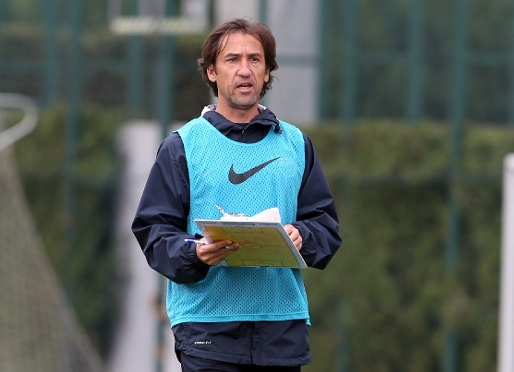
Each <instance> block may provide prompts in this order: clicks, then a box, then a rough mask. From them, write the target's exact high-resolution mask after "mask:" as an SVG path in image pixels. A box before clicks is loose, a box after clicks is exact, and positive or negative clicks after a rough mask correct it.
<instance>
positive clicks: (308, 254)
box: [293, 134, 341, 269]
mask: <svg viewBox="0 0 514 372" xmlns="http://www.w3.org/2000/svg"><path fill="white" fill-rule="evenodd" d="M304 140H305V172H304V175H303V179H302V185H301V187H300V192H299V194H298V211H297V220H296V221H295V222H294V223H293V225H294V226H295V227H296V228H297V229H298V230H299V231H300V235H301V236H302V249H301V250H300V254H301V255H302V257H303V259H304V260H305V262H306V264H307V265H308V266H309V267H314V268H316V269H324V268H325V267H326V266H327V265H328V263H329V262H330V260H331V259H332V257H333V256H334V254H335V253H336V251H337V250H338V249H339V247H340V246H341V237H340V236H339V220H338V217H337V212H336V208H335V203H334V198H333V196H332V192H331V190H330V187H329V185H328V182H327V179H326V177H325V174H324V173H323V169H322V168H321V164H320V162H319V159H318V156H317V154H316V151H315V149H314V146H313V144H312V141H311V140H310V138H309V137H308V136H307V135H305V134H304Z"/></svg>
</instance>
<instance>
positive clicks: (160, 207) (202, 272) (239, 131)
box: [132, 109, 341, 366]
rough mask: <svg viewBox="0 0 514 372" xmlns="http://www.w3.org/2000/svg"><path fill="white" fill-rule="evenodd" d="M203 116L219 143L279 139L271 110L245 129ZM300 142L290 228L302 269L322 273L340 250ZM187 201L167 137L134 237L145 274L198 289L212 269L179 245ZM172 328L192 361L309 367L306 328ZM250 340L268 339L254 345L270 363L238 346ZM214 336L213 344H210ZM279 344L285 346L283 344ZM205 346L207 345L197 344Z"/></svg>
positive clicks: (310, 157) (313, 159) (308, 152)
mask: <svg viewBox="0 0 514 372" xmlns="http://www.w3.org/2000/svg"><path fill="white" fill-rule="evenodd" d="M203 116H204V118H206V119H207V120H208V121H209V122H210V123H211V124H212V125H213V126H215V127H216V128H217V129H218V130H219V131H220V132H221V133H223V134H224V135H225V136H227V137H228V138H230V139H232V140H235V141H239V142H244V143H255V142H258V141H260V140H261V139H263V138H264V137H265V136H266V135H267V133H268V132H269V130H270V128H273V130H274V131H276V132H277V133H280V132H281V129H280V124H279V122H278V120H277V119H276V117H275V115H274V114H273V113H272V112H271V111H270V110H269V109H265V110H263V111H262V112H261V113H260V114H259V115H257V116H256V117H255V118H254V119H253V120H252V121H251V122H250V123H249V124H244V125H242V124H237V123H232V122H230V121H228V120H227V119H225V118H224V117H223V116H222V115H220V114H218V113H217V112H215V111H208V112H206V113H205V114H204V115H203ZM304 139H305V172H304V175H303V178H302V184H301V187H300V192H299V195H298V211H297V218H296V221H295V222H294V223H292V225H294V226H295V227H296V228H297V229H298V230H299V232H300V235H301V237H302V249H301V250H300V254H301V255H302V257H303V258H304V260H305V262H306V263H307V265H308V266H310V267H314V268H317V269H324V268H325V267H326V266H327V264H328V263H329V261H330V260H331V259H332V257H333V255H334V254H335V253H336V251H337V249H338V248H339V246H340V245H341V238H340V236H339V231H338V230H339V222H338V218H337V213H336V209H335V205H334V200H333V197H332V193H331V191H330V188H329V186H328V183H327V181H326V178H325V176H324V174H323V171H322V168H321V165H320V163H319V160H318V157H317V155H316V152H315V150H314V147H313V145H312V142H311V140H310V139H309V138H308V136H307V135H305V134H304ZM189 196H190V193H189V175H188V169H187V159H186V156H185V151H184V145H183V143H182V140H181V138H180V136H179V135H178V134H177V133H173V134H172V135H171V136H169V137H168V138H166V139H165V140H164V141H163V142H162V143H161V146H160V148H159V150H158V152H157V157H156V160H155V163H154V165H153V167H152V169H151V171H150V175H149V177H148V181H147V184H146V186H145V189H144V191H143V194H142V197H141V201H140V204H139V207H138V210H137V212H136V216H135V219H134V221H133V224H132V231H133V233H134V235H135V236H136V238H137V240H138V242H139V244H140V246H141V249H142V251H143V253H144V255H145V256H146V260H147V262H148V264H149V265H150V267H152V268H153V269H154V270H155V271H157V272H159V273H160V274H162V275H164V276H165V277H166V278H168V279H170V280H172V281H175V282H177V283H195V282H198V281H200V280H202V279H203V278H205V276H206V275H207V272H208V270H209V267H210V266H209V265H207V264H205V263H203V262H202V261H200V260H199V259H198V257H197V256H196V245H195V244H190V243H185V242H184V239H185V238H193V236H191V235H188V234H187V233H186V230H187V216H188V213H189ZM276 323H281V324H280V325H279V324H276ZM241 327H243V328H244V329H245V331H242V328H241ZM248 327H249V328H248ZM173 328H174V333H175V338H176V349H177V350H178V351H182V352H185V353H187V354H190V355H197V356H199V357H203V358H210V359H216V360H221V361H227V362H233V363H242V364H252V363H255V364H259V365H285V366H287V365H303V364H306V363H308V361H309V360H310V353H309V351H308V336H307V334H306V326H305V321H300V322H298V321H290V322H258V323H257V324H256V323H253V322H242V323H239V322H236V323H235V324H234V323H211V324H209V323H194V324H191V323H185V324H179V325H177V326H176V327H173ZM278 328H282V329H283V330H284V331H283V332H279V334H275V332H274V331H273V330H275V331H276V330H277V329H278ZM249 329H250V330H251V331H248V330H249ZM285 330H287V332H285ZM220 332H221V333H225V334H226V335H227V337H226V339H225V340H224V341H223V343H222V344H221V345H216V344H214V343H212V340H213V339H216V338H219V334H220ZM233 332H236V333H235V334H234V333H233ZM241 332H242V333H241ZM245 332H246V333H245ZM255 332H258V334H259V335H261V334H262V335H267V337H268V339H264V340H260V342H261V343H263V345H265V344H269V342H272V344H273V350H274V351H273V354H274V355H275V357H273V356H270V355H268V354H269V353H268V352H267V351H262V353H259V355H256V354H255V353H256V349H250V350H246V349H245V347H246V346H243V345H247V346H248V347H250V348H252V347H253V346H252V345H254V346H255V345H256V344H255V343H254V342H251V338H252V337H253V338H255V337H257V336H256V333H255ZM212 334H216V335H217V336H216V337H211V335H212ZM272 334H275V336H273V337H274V338H275V339H274V340H272V339H271V338H270V337H271V335H272ZM245 335H247V336H245ZM247 337H250V339H248V338H247ZM259 337H260V336H259ZM277 337H278V339H277ZM281 337H285V338H284V339H282V341H281ZM286 339H289V341H286ZM295 339H296V340H297V342H298V344H296V345H295V344H294V343H293V344H291V343H290V342H291V340H295ZM206 340H208V341H209V342H210V343H203V341H206ZM244 341H248V342H244ZM280 345H282V346H280ZM305 347H306V349H305ZM277 352H278V354H275V353H277ZM217 355H218V356H217ZM277 355H279V356H280V358H277ZM219 358H222V359H219ZM277 363H279V364H277Z"/></svg>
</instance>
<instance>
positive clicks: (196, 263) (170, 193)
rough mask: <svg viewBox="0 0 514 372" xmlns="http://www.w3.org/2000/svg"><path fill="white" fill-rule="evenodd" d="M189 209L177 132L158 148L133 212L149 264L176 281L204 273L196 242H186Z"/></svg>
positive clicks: (192, 279)
mask: <svg viewBox="0 0 514 372" xmlns="http://www.w3.org/2000/svg"><path fill="white" fill-rule="evenodd" d="M188 213H189V174H188V170H187V162H186V157H185V152H184V145H183V143H182V140H181V138H180V136H179V135H178V134H176V133H175V134H172V135H171V136H170V137H168V138H167V139H165V140H164V141H163V142H162V144H161V146H160V148H159V151H158V152H157V157H156V159H155V163H154V164H153V166H152V168H151V170H150V174H149V176H148V180H147V183H146V186H145V188H144V191H143V194H142V196H141V200H140V202H139V206H138V209H137V212H136V216H135V218H134V221H133V223H132V232H133V233H134V235H135V237H136V239H137V241H138V243H139V245H140V247H141V249H142V251H143V254H144V255H145V257H146V260H147V262H148V265H150V267H151V268H152V269H154V270H155V271H157V272H159V273H160V274H162V275H164V276H165V277H167V278H168V279H170V280H172V281H174V282H177V283H194V282H197V281H199V280H201V279H203V278H205V276H206V275H207V272H208V270H209V265H207V264H205V263H203V262H202V261H200V260H199V258H198V257H197V255H196V245H195V244H191V243H185V242H184V239H186V238H194V236H192V235H189V234H187V232H186V230H187V216H188Z"/></svg>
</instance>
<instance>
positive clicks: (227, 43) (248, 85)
mask: <svg viewBox="0 0 514 372" xmlns="http://www.w3.org/2000/svg"><path fill="white" fill-rule="evenodd" d="M222 43H224V45H223V44H222V45H223V47H222V50H221V53H220V54H219V55H218V57H217V58H216V65H215V66H213V65H211V66H209V68H208V69H207V74H208V77H209V80H211V81H212V82H216V84H217V86H218V107H220V108H223V109H232V110H233V109H236V110H250V109H252V108H253V107H256V106H257V104H258V102H259V99H260V94H261V91H262V86H263V85H264V83H265V82H267V81H268V80H269V71H268V70H267V68H266V63H265V61H264V49H263V47H262V45H261V43H260V41H259V40H257V39H256V38H255V37H253V36H251V35H246V34H243V33H240V32H238V33H233V34H229V35H227V36H226V37H225V38H224V39H223V40H222Z"/></svg>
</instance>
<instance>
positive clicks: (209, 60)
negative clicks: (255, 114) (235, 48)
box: [198, 18, 278, 98]
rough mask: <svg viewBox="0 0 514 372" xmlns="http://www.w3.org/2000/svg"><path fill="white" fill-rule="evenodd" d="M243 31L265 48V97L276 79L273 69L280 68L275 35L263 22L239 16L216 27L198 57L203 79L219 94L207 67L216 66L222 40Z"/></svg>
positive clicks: (262, 95)
mask: <svg viewBox="0 0 514 372" xmlns="http://www.w3.org/2000/svg"><path fill="white" fill-rule="evenodd" d="M237 32H241V33H243V34H247V35H251V36H253V37H255V38H256V39H257V40H259V41H260V42H261V44H262V47H263V49H264V61H265V64H266V68H267V69H268V70H269V72H270V75H269V80H268V81H267V82H265V83H264V85H263V87H262V91H261V96H260V98H262V97H264V95H265V94H266V92H267V91H268V89H271V83H272V82H273V80H274V79H275V77H274V76H272V75H271V72H272V71H275V70H276V69H278V63H277V60H276V58H277V51H276V49H277V48H276V42H275V37H274V36H273V34H272V33H271V31H270V29H269V28H268V26H266V25H265V24H263V23H258V22H256V23H252V22H250V21H247V20H246V19H242V18H238V19H233V20H231V21H228V22H225V23H223V24H222V25H221V26H219V27H218V28H216V29H215V30H214V31H213V32H212V33H211V34H210V35H209V36H208V37H207V39H205V42H204V43H203V47H202V57H201V58H200V59H198V67H199V70H200V72H201V73H202V78H203V80H204V81H205V82H206V83H207V85H208V86H209V87H210V88H211V89H212V93H213V94H214V95H215V96H216V97H217V96H218V85H217V84H216V82H212V81H210V80H209V77H208V75H207V69H208V68H209V66H211V65H213V66H216V58H217V57H218V55H219V54H220V53H221V50H222V48H223V45H222V41H223V39H224V37H225V36H226V35H230V34H233V33H237Z"/></svg>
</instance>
